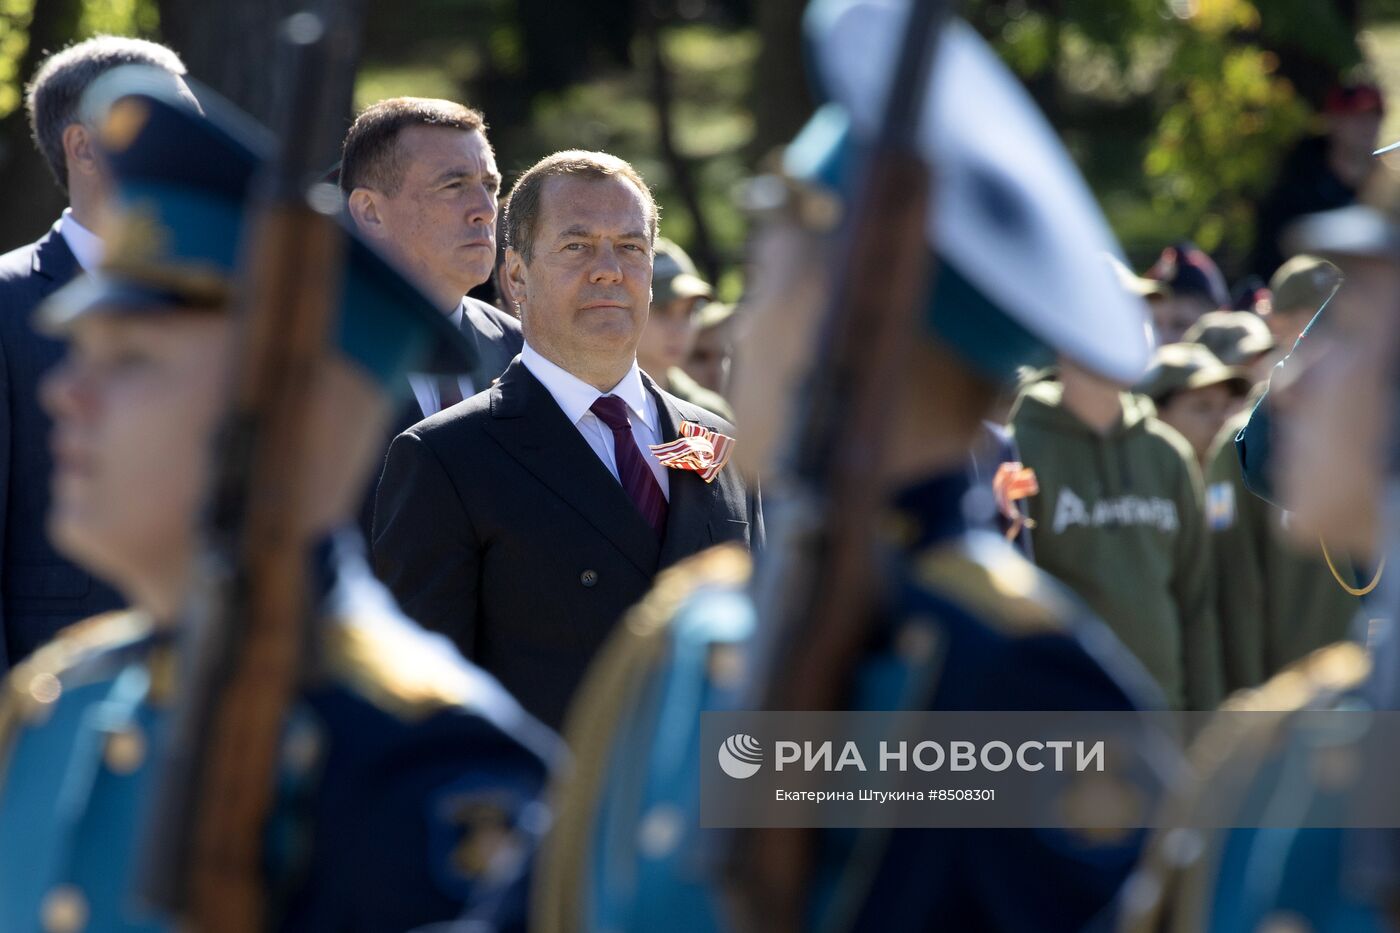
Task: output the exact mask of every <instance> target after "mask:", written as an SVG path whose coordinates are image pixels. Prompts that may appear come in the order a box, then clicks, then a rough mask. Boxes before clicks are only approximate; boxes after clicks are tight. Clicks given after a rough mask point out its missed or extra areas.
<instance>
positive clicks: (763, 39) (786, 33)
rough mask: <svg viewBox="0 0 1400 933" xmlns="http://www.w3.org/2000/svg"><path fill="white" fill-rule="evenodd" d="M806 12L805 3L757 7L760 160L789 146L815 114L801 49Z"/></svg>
mask: <svg viewBox="0 0 1400 933" xmlns="http://www.w3.org/2000/svg"><path fill="white" fill-rule="evenodd" d="M806 6H807V2H806V0H762V2H761V3H755V4H754V7H755V10H754V12H755V16H756V17H757V22H758V34H759V42H760V51H759V53H758V62H757V63H756V65H755V68H754V82H753V90H752V92H751V99H752V105H753V115H754V139H753V155H754V157H755V158H757V159H761V158H763V157H764V156H766V155H767V154H768V153H769V152H771V151H772V150H773V149H774V148H776V147H778V146H785V145H787V144H788V143H789V142H791V140H792V138H793V137H794V136H796V135H797V131H798V130H800V129H802V124H803V123H805V122H806V121H807V118H808V117H809V116H811V114H812V107H813V104H812V97H811V94H810V93H809V88H808V86H807V85H808V74H809V72H808V69H807V67H806V65H805V64H804V60H805V59H804V50H803V46H802V11H803V9H805V8H806Z"/></svg>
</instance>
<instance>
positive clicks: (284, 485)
mask: <svg viewBox="0 0 1400 933" xmlns="http://www.w3.org/2000/svg"><path fill="white" fill-rule="evenodd" d="M342 25H343V24H342ZM283 35H284V38H285V39H286V43H285V44H286V46H287V47H288V49H289V53H290V60H289V65H290V67H289V70H288V74H287V75H286V76H285V81H286V83H285V84H284V88H286V89H288V90H289V91H290V99H289V101H288V105H287V106H286V107H285V111H284V119H283V120H282V121H281V125H280V126H279V127H278V128H279V130H280V134H279V135H280V138H281V140H282V141H283V150H282V153H281V157H280V158H279V159H278V160H277V163H276V165H275V166H274V167H273V168H272V169H270V170H269V171H268V172H267V174H266V175H265V177H263V178H262V179H260V187H259V189H258V198H257V206H256V207H255V208H254V210H253V211H252V214H251V218H250V221H249V223H248V225H247V230H246V232H245V237H244V244H243V257H242V259H243V270H244V271H243V273H242V274H241V275H240V282H239V287H238V288H237V293H238V298H239V300H240V302H241V307H240V308H239V312H240V313H239V315H238V317H237V321H238V324H237V339H236V343H235V352H234V366H233V384H232V397H231V402H230V408H229V412H228V414H227V417H226V421H225V424H224V427H223V429H222V432H221V435H220V438H219V442H218V445H217V450H218V454H219V456H217V457H216V458H215V463H216V464H217V470H218V472H217V474H216V476H215V478H214V481H213V483H212V487H211V494H210V500H209V502H210V505H209V518H208V521H207V523H206V543H205V547H204V550H203V553H202V554H201V556H200V560H199V562H198V568H197V571H196V573H197V577H198V579H197V580H196V585H195V593H194V598H193V600H192V602H191V605H190V611H189V613H188V618H186V620H185V624H184V625H183V627H182V630H181V633H180V639H181V644H180V656H179V658H178V661H177V694H176V699H175V708H174V709H173V710H172V711H171V723H170V727H171V731H170V733H169V736H168V738H167V748H166V752H165V760H164V762H163V767H162V772H161V775H160V780H159V784H158V788H157V789H158V791H159V793H158V795H157V798H156V804H155V812H154V813H153V814H152V817H151V820H150V823H149V826H148V832H147V834H146V846H147V848H146V851H145V853H144V859H143V864H142V870H141V877H140V885H141V891H140V893H141V895H142V896H143V897H144V898H145V899H146V900H148V901H150V902H151V903H153V904H154V905H156V906H158V907H161V908H163V909H165V910H167V911H169V912H171V913H172V914H174V915H175V916H176V917H177V918H178V919H179V920H180V922H181V925H182V929H184V928H188V929H193V930H196V931H199V933H211V931H213V933H248V931H255V930H260V929H264V928H266V927H267V926H268V924H269V921H270V918H271V917H272V916H273V915H274V911H275V906H276V905H274V904H272V903H271V902H270V898H269V896H268V891H267V883H266V879H265V877H264V870H265V853H266V850H265V846H264V842H263V840H264V833H265V830H266V826H267V822H268V818H269V816H270V814H271V813H272V810H273V806H274V803H275V793H276V784H277V770H278V766H279V761H280V757H281V747H282V738H283V730H284V727H285V723H286V715H287V712H288V710H289V708H290V707H291V706H292V704H293V703H294V702H295V697H296V695H297V691H298V689H299V688H300V686H301V684H302V682H303V677H304V672H305V671H306V669H307V667H308V665H309V663H310V662H311V661H312V660H313V658H312V656H311V651H312V650H313V646H314V645H315V643H316V639H315V632H314V631H313V630H312V628H311V623H310V618H311V612H310V605H309V592H308V585H307V570H308V555H309V549H310V544H311V542H310V541H309V540H308V533H307V524H306V521H305V519H304V517H303V511H304V506H303V503H302V501H301V497H302V496H303V495H304V494H305V493H307V491H308V490H307V489H306V488H305V487H304V477H305V475H306V470H305V464H306V460H307V456H306V454H307V451H306V449H305V444H306V440H307V438H308V436H309V433H310V432H309V431H308V415H309V402H310V400H311V398H312V396H313V391H312V382H313V380H314V379H316V378H317V374H318V373H319V372H321V371H322V367H323V365H324V361H325V358H326V353H327V340H328V335H329V334H330V332H331V328H332V323H333V319H334V314H335V309H336V307H337V304H338V300H337V299H338V295H337V290H336V285H337V283H338V282H339V281H340V270H341V267H342V262H343V255H344V234H343V232H342V231H341V229H340V227H339V225H338V223H337V222H336V221H335V219H334V217H333V214H334V208H335V203H334V201H333V200H331V199H322V203H323V205H324V208H325V209H324V210H318V209H316V208H314V207H313V206H312V204H311V203H310V201H309V200H308V197H307V191H308V187H309V181H310V180H311V179H314V178H315V177H316V176H317V175H318V174H319V173H320V170H322V169H323V168H324V164H323V161H322V160H323V158H324V155H325V153H326V151H328V150H327V148H326V143H327V142H328V141H332V140H334V139H335V137H337V136H338V134H339V131H340V128H341V118H342V116H343V114H342V113H341V112H340V110H339V108H338V107H337V106H336V105H335V104H334V103H331V102H330V101H329V100H328V98H330V97H331V96H332V95H331V94H328V93H327V92H328V91H330V90H332V89H333V87H334V84H335V82H336V81H340V82H346V81H348V80H349V79H350V77H351V76H352V75H353V66H352V65H353V63H352V60H351V59H350V58H349V55H348V52H349V50H350V49H352V48H353V42H351V43H344V42H342V44H341V47H340V48H338V49H332V48H328V45H329V43H328V37H327V30H326V26H325V23H324V22H323V21H322V20H321V19H320V18H318V17H316V16H312V15H311V14H306V13H301V14H297V15H295V16H293V17H291V18H289V19H288V20H287V21H286V22H285V23H284V24H283ZM338 38H340V39H342V40H343V39H344V36H339V37H338ZM337 56H339V57H337Z"/></svg>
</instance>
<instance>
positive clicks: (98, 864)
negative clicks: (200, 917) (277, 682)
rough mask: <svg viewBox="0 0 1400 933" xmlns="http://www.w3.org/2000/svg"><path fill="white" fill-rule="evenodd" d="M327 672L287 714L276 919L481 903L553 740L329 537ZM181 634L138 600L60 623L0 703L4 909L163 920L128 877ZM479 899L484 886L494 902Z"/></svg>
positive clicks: (28, 917)
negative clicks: (135, 606)
mask: <svg viewBox="0 0 1400 933" xmlns="http://www.w3.org/2000/svg"><path fill="white" fill-rule="evenodd" d="M321 566H322V569H323V571H324V574H323V578H322V580H321V581H320V582H321V584H322V589H323V592H324V594H325V595H324V599H323V601H322V612H323V614H324V616H325V617H326V619H327V620H328V624H327V626H326V628H325V631H326V634H325V636H324V637H325V641H324V645H323V648H324V654H323V656H324V664H325V674H324V676H323V677H321V678H319V679H318V680H319V682H317V683H316V684H314V685H313V686H311V687H309V688H306V689H305V690H304V691H303V692H302V694H301V696H300V699H299V702H298V703H297V704H296V705H295V707H294V708H293V710H292V712H291V714H290V716H289V717H288V722H287V727H286V734H285V738H284V751H283V755H282V764H281V774H280V776H279V788H278V795H277V804H276V809H275V813H274V815H273V817H272V818H271V820H270V825H269V826H268V829H267V834H266V839H267V842H266V859H267V866H268V873H267V874H268V891H269V893H270V895H271V901H272V903H273V904H274V905H275V907H274V911H275V913H276V917H275V919H274V921H273V922H272V923H271V924H270V926H269V928H271V929H280V930H287V931H298V933H302V931H306V933H312V931H347V933H348V931H363V933H386V931H400V930H409V929H413V928H415V927H418V926H420V925H424V924H429V923H432V922H436V921H442V920H448V919H450V918H452V917H455V916H457V915H458V914H459V913H460V912H461V911H462V910H463V908H464V905H469V906H470V905H475V906H481V905H483V904H487V905H488V906H490V908H491V910H492V912H493V913H494V914H495V915H496V916H497V917H498V919H501V920H502V922H503V924H504V925H505V926H507V927H510V926H519V925H520V924H521V923H523V917H522V916H521V914H522V911H523V895H520V903H516V904H514V905H512V904H510V903H508V902H502V899H508V898H509V897H510V896H512V892H514V893H515V894H519V892H518V891H516V890H515V889H516V888H519V886H520V884H519V880H518V876H519V875H520V874H521V873H522V872H523V870H524V869H523V866H524V864H525V863H526V860H527V857H528V856H529V855H530V853H531V851H532V849H533V844H534V841H535V839H536V838H537V837H538V835H539V833H540V832H542V831H543V829H544V826H545V824H546V823H547V817H546V813H545V811H544V805H543V804H542V803H541V802H540V800H539V797H540V791H541V790H542V788H543V786H544V784H545V782H546V778H547V774H548V770H549V767H550V765H551V762H552V761H553V760H554V759H555V758H556V756H557V755H558V753H559V752H558V749H559V746H558V742H557V739H556V738H555V737H554V736H553V734H552V733H551V732H549V731H548V730H547V729H545V728H544V727H543V726H541V725H540V724H539V723H537V722H536V721H535V720H533V719H531V718H530V717H529V716H528V715H526V714H525V713H524V712H523V711H522V710H521V708H520V707H519V706H518V705H517V704H516V703H515V701H514V700H513V699H511V697H510V696H509V695H508V694H507V693H506V692H505V691H504V690H503V689H502V688H501V687H500V685H499V684H497V683H496V682H495V681H494V680H493V679H492V678H491V677H490V676H488V675H486V674H485V673H483V672H482V671H480V670H479V669H477V668H475V667H473V666H472V665H470V664H468V663H467V662H465V661H463V660H462V659H461V657H460V656H459V655H457V653H456V652H455V650H453V649H452V647H451V645H450V644H449V643H447V641H446V640H445V639H443V638H441V637H440V636H436V635H432V634H429V633H426V632H424V631H423V630H421V629H419V628H418V627H417V626H415V625H413V624H412V623H411V622H408V621H407V620H406V619H405V618H404V617H403V616H402V615H401V614H400V613H399V611H398V610H397V608H396V607H395V606H394V604H393V602H392V600H391V599H390V598H389V597H388V595H387V593H386V592H385V591H384V590H383V588H382V587H380V586H379V584H378V583H377V582H375V581H374V580H373V578H372V577H371V576H370V574H369V571H368V568H367V567H366V566H365V565H364V562H363V559H362V557H360V556H359V555H358V554H355V553H353V544H352V545H349V546H347V545H346V544H344V543H341V544H337V545H335V546H332V547H328V548H327V549H326V554H325V555H324V560H323V561H322V564H321ZM172 642H173V639H172V638H171V636H170V633H169V632H168V631H164V630H161V629H158V628H156V627H155V626H153V625H152V624H151V622H150V620H149V619H147V618H145V617H143V616H142V615H141V614H140V613H136V612H120V613H112V614H109V615H106V616H102V617H99V618H95V619H92V620H89V621H87V622H84V623H80V624H79V625H76V626H74V627H72V628H70V629H68V630H66V631H65V632H63V633H62V634H61V635H60V636H59V637H58V638H57V639H56V640H55V641H54V642H53V643H51V644H50V645H48V646H47V647H45V648H43V649H41V650H40V651H38V652H37V653H36V654H35V655H34V656H33V657H31V658H30V659H29V660H28V661H26V662H24V663H23V664H21V665H20V666H19V667H18V668H16V669H15V671H14V672H13V673H12V675H11V677H10V679H9V682H8V684H7V685H6V687H5V691H4V695H3V700H0V756H3V757H2V758H0V762H3V767H0V926H3V929H4V930H6V931H7V933H10V931H13V933H26V931H40V930H45V931H49V930H74V931H76V930H80V929H81V930H84V931H87V933H106V931H159V930H167V929H170V926H168V925H167V923H166V922H165V921H164V919H163V918H160V917H157V916H153V915H151V914H150V913H149V912H146V911H144V910H143V909H142V906H141V905H140V904H139V903H138V902H137V900H136V898H135V897H134V896H133V893H132V886H133V880H134V873H135V868H134V865H135V864H136V862H137V861H138V856H139V852H140V847H141V842H142V839H141V829H142V820H143V818H144V816H145V813H146V811H147V808H148V806H149V804H150V796H151V793H152V787H153V785H154V783H155V780H156V778H157V774H156V773H155V772H156V767H155V764H154V763H155V762H156V761H158V759H159V751H160V749H161V745H162V742H163V741H164V732H163V730H164V727H165V723H166V722H167V721H168V719H169V712H170V709H169V702H170V698H171V681H172V673H173V671H172V661H173V653H172V647H173V645H172ZM488 902H489V903H488Z"/></svg>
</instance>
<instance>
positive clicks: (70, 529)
mask: <svg viewBox="0 0 1400 933" xmlns="http://www.w3.org/2000/svg"><path fill="white" fill-rule="evenodd" d="M231 326H232V324H231V321H230V319H229V318H228V316H227V315H224V314H218V313H212V312H208V311H202V312H193V313H179V312H175V313H168V314H159V315H157V314H151V315H122V316H107V315H94V316H91V317H87V318H83V319H81V320H79V321H78V322H77V323H76V324H75V326H74V328H73V331H72V334H71V340H70V345H69V352H68V355H67V357H66V358H65V359H64V361H63V363H62V364H60V365H59V366H58V367H56V368H55V369H54V370H53V371H52V373H51V375H50V376H49V377H48V378H46V380H45V382H44V386H43V403H44V407H45V408H46V409H47V410H48V412H49V414H50V415H51V416H52V417H53V419H54V427H53V434H52V443H51V446H52V448H53V451H54V473H53V479H52V486H53V505H52V507H51V511H50V513H49V534H50V536H51V537H52V538H53V540H54V543H55V545H56V546H57V547H58V548H59V549H60V550H62V551H63V552H64V553H65V554H67V555H68V556H70V557H71V558H73V559H74V560H75V561H77V562H79V563H81V564H83V565H85V566H87V567H88V568H89V569H91V570H92V571H93V572H95V573H97V574H98V575H99V576H102V577H104V578H106V579H108V580H110V581H112V582H113V583H115V584H116V585H117V586H118V588H120V589H122V590H123V591H124V592H125V593H126V595H127V596H128V597H130V598H131V599H132V600H133V602H141V601H142V600H143V598H144V597H145V595H146V594H148V593H150V592H151V589H150V584H151V583H152V582H153V581H154V582H155V584H156V585H160V586H164V587H165V588H166V591H167V592H169V591H170V590H171V588H172V587H182V586H183V583H184V572H185V570H186V568H187V566H188V561H189V559H190V556H191V555H192V554H193V553H194V548H195V545H196V541H197V535H196V519H197V517H198V515H199V514H200V505H201V503H202V501H203V493H204V490H205V488H206V483H207V480H208V476H209V472H208V471H209V469H210V466H211V464H210V453H209V451H210V449H211V443H212V439H213V436H214V429H215V427H216V426H217V424H218V423H219V419H220V418H221V417H222V416H223V413H224V411H225V408H226V406H225V399H226V397H227V388H226V387H227V380H228V375H229V367H230V355H229V351H230V339H231V337H232V333H231V331H230V328H231ZM302 401H303V402H304V403H305V405H306V409H305V412H304V414H305V418H306V422H305V430H304V432H303V435H302V437H303V443H304V445H305V447H304V450H303V451H302V452H301V456H300V458H299V461H298V464H299V470H300V471H301V472H300V476H299V480H298V483H297V486H296V488H295V490H294V491H293V492H292V494H291V497H290V498H291V502H292V504H294V506H295V509H296V511H295V513H294V514H293V515H292V517H293V518H294V519H295V520H296V521H297V522H298V525H297V526H296V527H298V528H299V529H300V530H301V531H302V532H303V533H305V534H307V535H316V534H321V533H324V532H326V531H327V530H329V529H330V528H332V527H334V526H335V525H336V524H337V523H339V522H341V521H343V520H345V519H346V518H347V517H348V516H349V515H351V514H352V513H353V510H354V509H355V508H356V505H357V503H358V502H359V497H360V496H361V495H362V493H363V488H364V480H365V477H366V475H367V472H368V470H369V469H371V468H372V466H373V465H374V464H376V463H377V461H378V459H379V458H380V457H382V456H383V448H382V440H381V438H382V437H383V430H384V427H385V426H386V425H387V423H388V419H389V417H390V404H389V402H388V400H387V398H386V397H385V396H383V395H381V394H380V392H379V390H378V388H377V386H376V385H375V383H374V381H373V380H371V379H369V378H367V377H366V376H365V375H364V373H363V372H361V371H360V370H359V368H358V367H357V366H355V365H354V364H353V363H350V362H348V361H347V360H345V359H343V358H341V357H339V356H337V355H333V354H332V355H329V356H327V357H325V358H324V359H323V360H322V364H321V365H319V366H317V367H316V368H315V371H314V372H313V373H312V374H311V375H310V377H309V378H308V379H307V382H306V385H305V395H304V396H303V397H302Z"/></svg>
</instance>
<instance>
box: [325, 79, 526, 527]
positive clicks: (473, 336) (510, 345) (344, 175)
mask: <svg viewBox="0 0 1400 933" xmlns="http://www.w3.org/2000/svg"><path fill="white" fill-rule="evenodd" d="M340 187H341V191H342V192H343V193H344V195H345V198H346V210H347V212H348V213H349V214H350V217H351V219H352V220H353V221H354V222H355V229H356V230H358V231H359V233H360V235H361V236H363V237H364V238H365V239H366V240H368V241H369V242H371V243H373V244H374V245H375V246H377V247H378V248H379V249H380V250H381V251H382V252H383V253H384V254H385V255H386V256H388V257H389V258H390V259H392V260H393V261H394V262H396V263H397V264H398V266H399V269H400V271H402V272H403V273H404V274H405V275H408V276H409V277H410V279H412V281H414V282H415V283H416V284H417V285H418V287H420V288H422V289H423V290H424V292H425V293H426V294H427V295H428V296H429V297H430V298H431V299H432V300H433V303H434V304H436V305H437V306H438V309H439V310H440V311H441V312H442V313H443V314H444V315H446V317H447V318H448V320H450V321H451V322H452V324H453V325H454V326H455V327H457V329H458V330H460V331H461V332H462V336H463V337H465V338H466V339H467V342H468V343H470V344H471V345H472V346H473V349H474V350H475V351H476V358H477V365H476V367H475V369H474V370H473V371H472V372H470V373H461V374H452V375H450V376H434V375H431V374H428V373H413V374H411V375H410V376H409V383H410V384H411V385H412V387H413V393H412V398H410V399H408V400H407V401H406V402H405V403H404V405H403V407H402V408H401V410H400V411H399V413H398V414H397V415H396V417H395V420H394V423H393V426H392V428H391V433H390V434H389V435H388V436H387V437H386V438H385V439H384V447H383V451H384V452H386V453H387V451H388V449H389V444H390V442H392V441H393V439H394V437H395V436H396V435H398V434H399V433H400V432H402V431H405V430H407V429H408V428H410V427H412V426H413V425H414V424H416V423H418V422H419V421H422V420H423V419H424V418H426V417H428V416H429V415H435V414H437V413H438V412H440V411H442V410H443V409H444V408H451V407H452V406H453V405H455V404H457V403H458V402H460V401H462V399H464V398H470V397H471V396H472V395H475V394H476V393H477V392H479V391H481V390H482V389H485V388H487V387H488V386H490V385H491V383H492V381H493V380H495V379H496V377H497V376H499V375H500V374H501V373H503V372H505V369H506V367H507V366H508V365H510V361H511V360H513V359H515V356H516V354H518V353H519V352H520V348H521V345H522V342H523V338H522V337H521V334H520V322H519V321H517V320H516V319H515V318H514V317H512V316H511V315H509V314H507V313H506V312H504V311H502V310H500V309H498V308H494V307H492V306H491V305H488V304H486V303H485V302H482V301H478V300H476V299H475V298H469V297H467V292H469V291H471V290H472V289H473V288H475V287H476V286H478V285H480V284H481V283H482V282H485V281H486V280H487V279H488V278H490V277H491V267H492V265H493V263H494V262H495V258H496V198H497V196H498V195H499V193H500V190H501V173H500V171H499V170H498V169H497V168H496V156H495V154H494V153H493V152H492V151H491V144H490V142H488V141H487V139H486V122H485V120H484V118H483V117H482V115H481V114H480V113H479V112H478V111H476V110H472V109H471V108H470V107H464V106H462V105H461V104H457V103H453V102H452V101H448V100H435V99H431V98H422V97H395V98H392V99H390V100H381V101H379V102H378V103H377V104H371V105H370V106H369V107H367V108H365V110H364V111H363V112H361V113H360V115H359V116H358V117H356V118H355V122H354V123H353V124H352V125H351V127H350V131H349V132H348V133H347V134H346V136H345V142H344V145H343V147H342V155H341V161H340ZM382 466H383V457H382V456H381V457H380V460H379V464H378V465H377V466H376V468H375V479H376V480H377V479H378V476H379V470H380V468H382ZM374 489H375V484H374V483H371V484H370V489H369V494H368V496H367V497H366V499H365V502H364V504H363V505H362V506H361V509H360V525H361V528H362V530H363V531H364V533H365V535H366V536H368V535H369V534H370V533H371V531H372V526H373V520H372V519H373V515H374Z"/></svg>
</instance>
